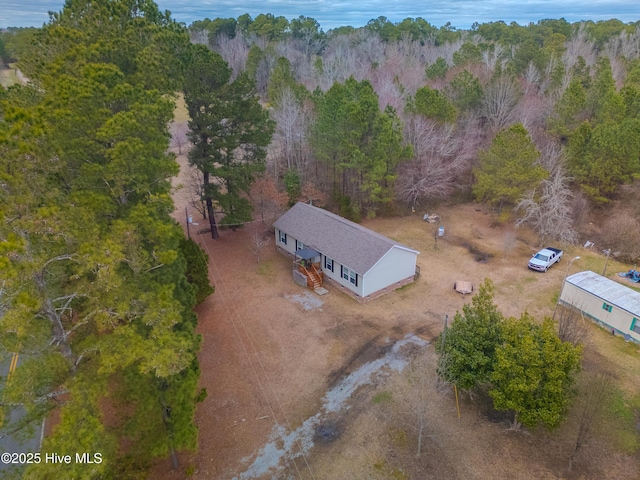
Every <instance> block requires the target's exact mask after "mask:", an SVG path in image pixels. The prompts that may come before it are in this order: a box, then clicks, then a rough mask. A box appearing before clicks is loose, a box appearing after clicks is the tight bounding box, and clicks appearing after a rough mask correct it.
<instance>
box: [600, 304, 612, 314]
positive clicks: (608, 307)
mask: <svg viewBox="0 0 640 480" xmlns="http://www.w3.org/2000/svg"><path fill="white" fill-rule="evenodd" d="M602 309H603V310H606V311H607V312H611V310H613V306H611V305H609V304H608V303H606V302H605V303H603V304H602Z"/></svg>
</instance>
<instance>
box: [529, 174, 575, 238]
mask: <svg viewBox="0 0 640 480" xmlns="http://www.w3.org/2000/svg"><path fill="white" fill-rule="evenodd" d="M572 197H573V194H572V192H571V189H570V188H569V177H567V175H566V174H565V173H564V170H563V169H562V168H557V169H556V171H555V172H553V173H552V174H551V176H550V177H549V178H547V179H546V180H543V181H542V187H541V192H540V193H538V192H537V191H536V190H534V191H531V192H529V193H528V194H527V196H526V197H525V198H523V199H522V200H520V202H519V203H518V205H517V207H516V210H519V211H522V212H523V213H524V215H523V216H522V217H521V218H520V219H518V220H517V221H516V225H522V224H524V223H528V224H530V225H531V226H532V227H533V229H534V230H535V232H536V233H537V234H538V237H539V244H543V243H545V242H546V241H547V240H549V239H553V240H558V241H560V242H565V243H576V242H577V241H578V234H577V233H576V231H575V229H574V227H573V212H572V209H571V199H572Z"/></svg>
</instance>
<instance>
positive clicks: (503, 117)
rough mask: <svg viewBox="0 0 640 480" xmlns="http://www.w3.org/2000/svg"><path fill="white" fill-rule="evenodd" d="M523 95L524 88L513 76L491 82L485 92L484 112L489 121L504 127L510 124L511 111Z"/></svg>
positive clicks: (498, 126) (483, 100) (497, 126)
mask: <svg viewBox="0 0 640 480" xmlns="http://www.w3.org/2000/svg"><path fill="white" fill-rule="evenodd" d="M521 96H522V89H521V88H520V85H518V84H517V83H516V81H515V80H514V79H513V78H509V77H505V76H502V77H500V78H499V79H497V80H495V81H493V82H491V83H490V84H489V85H488V86H487V88H486V89H485V92H484V97H483V99H482V113H483V114H484V116H485V117H486V118H487V120H488V121H489V123H490V124H491V125H493V126H494V127H496V128H499V129H502V128H504V127H506V126H507V125H509V121H510V119H511V112H512V111H513V107H515V106H516V104H517V103H518V100H519V99H520V97H521Z"/></svg>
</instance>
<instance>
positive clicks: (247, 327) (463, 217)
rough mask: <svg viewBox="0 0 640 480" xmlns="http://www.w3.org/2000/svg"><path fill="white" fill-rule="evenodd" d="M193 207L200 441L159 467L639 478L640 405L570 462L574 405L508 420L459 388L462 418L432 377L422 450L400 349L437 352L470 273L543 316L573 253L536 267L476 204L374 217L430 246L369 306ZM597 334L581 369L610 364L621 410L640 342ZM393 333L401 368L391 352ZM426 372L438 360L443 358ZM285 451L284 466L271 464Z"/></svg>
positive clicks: (514, 309) (181, 201) (514, 236)
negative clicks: (301, 274)
mask: <svg viewBox="0 0 640 480" xmlns="http://www.w3.org/2000/svg"><path fill="white" fill-rule="evenodd" d="M179 161H180V163H181V165H182V170H183V171H182V175H181V177H180V178H179V179H177V180H176V185H178V184H179V182H183V183H182V185H185V184H186V183H185V182H184V170H185V168H186V167H185V163H186V161H185V158H184V156H181V157H180V158H179ZM174 200H175V202H176V213H175V218H176V219H177V220H178V221H179V222H181V223H182V224H183V225H184V220H185V218H184V217H185V210H184V207H185V205H187V204H188V202H187V194H186V192H185V189H184V188H183V189H178V190H177V191H176V192H175V194H174ZM190 213H192V214H193V218H194V221H196V222H199V223H200V225H199V226H192V227H191V234H192V238H194V240H196V241H197V242H198V243H200V245H202V246H203V248H204V249H205V251H206V252H207V253H208V255H209V257H210V260H209V271H210V276H211V279H212V282H213V283H214V284H215V287H216V292H215V293H214V294H213V295H211V296H210V297H209V298H208V299H207V300H206V301H205V302H204V303H203V304H201V305H200V306H199V307H198V308H197V313H198V318H199V326H198V332H199V333H200V334H201V335H202V336H203V343H202V350H201V352H200V355H199V359H200V367H201V371H202V374H201V380H200V383H201V386H202V387H206V389H207V392H208V396H207V398H206V399H205V400H204V402H202V403H201V404H199V405H198V408H197V414H196V421H197V424H198V427H199V432H200V434H199V435H200V436H199V449H198V451H197V452H183V454H182V455H181V456H180V462H181V469H180V471H179V472H175V471H171V469H170V464H169V462H168V460H163V461H160V462H158V464H157V465H156V466H155V467H154V470H153V472H152V476H153V478H167V479H169V478H171V479H173V478H198V479H230V478H303V479H336V480H339V479H345V478H349V479H365V478H366V479H369V478H371V479H385V478H393V479H410V478H438V479H463V478H464V479H486V478H492V479H502V478H504V479H507V478H508V479H512V478H519V479H528V478H531V479H545V478H549V479H552V478H584V479H602V478H616V479H629V480H631V479H633V480H637V478H639V477H640V459H639V454H638V451H639V446H640V432H638V431H637V430H635V431H634V428H633V426H634V423H633V422H634V421H635V422H638V417H637V415H638V413H637V412H638V410H636V412H635V414H636V418H635V420H634V419H633V418H631V419H629V418H627V430H626V433H625V436H622V435H621V434H618V433H616V432H615V430H616V429H615V428H613V426H614V425H615V422H613V421H612V420H611V419H609V420H608V421H609V423H607V419H606V418H605V419H603V420H602V421H599V422H597V424H596V425H595V426H594V432H595V433H594V435H593V437H592V438H591V440H590V441H589V442H588V443H587V444H586V445H585V446H584V447H583V448H582V450H581V451H580V453H579V454H578V456H577V457H576V460H575V463H574V469H573V471H572V472H568V471H567V464H568V458H569V455H570V450H571V447H572V445H573V443H572V442H574V441H575V436H576V434H577V422H578V419H577V413H572V415H570V417H569V419H568V421H567V422H566V423H565V424H563V425H562V426H561V427H560V428H559V429H558V430H557V431H555V432H551V433H549V432H547V431H546V430H544V429H534V430H533V431H530V432H529V433H528V434H524V433H514V432H507V431H506V426H507V424H506V423H505V422H504V417H503V416H502V415H500V414H494V413H493V412H492V411H491V409H490V404H489V403H488V402H487V401H486V399H485V398H483V397H482V396H479V397H478V396H476V397H474V398H469V397H468V396H464V395H463V396H461V398H460V409H461V417H460V418H459V419H458V417H457V413H456V407H455V399H454V397H453V393H452V392H451V391H450V390H448V389H447V390H444V391H437V388H436V387H435V386H433V385H432V386H431V387H430V390H429V396H428V401H427V402H426V403H427V405H428V408H427V411H426V413H425V417H424V418H425V420H426V428H425V429H424V435H423V447H422V453H421V455H420V456H419V457H417V456H416V445H417V435H416V430H415V429H414V428H413V427H414V426H415V424H414V422H412V421H411V417H410V416H408V415H407V412H408V411H409V410H410V409H409V406H410V405H411V402H410V398H411V395H412V393H411V389H410V388H408V387H407V382H406V381H405V380H406V372H400V370H402V368H400V364H402V366H404V365H406V363H407V361H408V359H409V358H410V357H411V356H412V355H416V354H420V353H421V352H422V354H423V356H424V355H426V356H427V357H428V355H429V351H430V350H432V347H430V346H424V345H423V344H422V343H421V342H423V341H424V342H430V341H432V340H433V339H435V337H436V336H437V335H438V333H439V332H440V331H441V330H442V327H443V322H444V318H445V315H449V319H450V320H451V319H452V318H453V315H454V314H455V312H456V311H458V310H460V309H461V307H462V305H463V304H464V303H466V302H469V301H470V298H471V296H469V295H467V296H462V295H461V294H459V293H457V292H455V291H454V289H453V285H454V283H455V282H456V281H457V280H469V281H471V282H472V283H473V284H474V286H477V285H478V284H479V283H481V282H482V281H483V280H484V279H485V278H491V279H492V280H493V282H494V283H495V285H496V296H495V301H496V303H497V304H498V305H499V306H500V308H501V310H502V312H503V313H504V314H505V315H511V316H516V317H518V316H520V314H521V313H522V312H523V311H524V310H527V311H528V312H529V313H530V314H532V315H533V316H534V317H536V318H538V319H542V318H543V317H544V316H545V315H551V313H552V311H553V308H554V302H555V299H556V298H557V297H556V295H557V293H558V290H559V288H560V285H561V283H562V279H563V278H564V275H565V274H566V272H567V267H566V265H568V262H563V263H561V264H560V266H558V267H555V268H552V269H551V270H549V272H548V273H546V274H544V273H537V272H532V271H529V270H527V267H526V264H527V261H528V259H529V257H530V256H531V254H532V253H533V252H535V251H536V250H537V245H536V238H535V236H534V235H533V234H532V233H531V232H530V231H528V230H526V229H519V230H514V229H513V228H512V227H511V226H508V225H500V224H498V223H496V222H495V221H494V218H493V217H492V215H491V214H488V213H487V212H486V211H484V210H483V209H482V208H481V207H480V206H475V205H459V206H453V207H444V208H440V209H439V210H438V212H437V213H438V214H440V216H441V222H440V224H441V225H443V226H444V227H445V236H444V238H441V239H439V240H438V241H437V244H436V242H435V239H434V232H435V231H436V229H437V228H438V226H439V225H440V224H428V223H425V222H424V221H423V220H422V213H424V212H421V214H420V215H418V214H414V215H406V216H402V217H396V218H387V219H375V220H370V221H365V222H363V224H364V225H365V226H366V227H369V228H371V229H373V230H375V231H378V232H380V233H382V234H384V235H387V236H389V237H391V238H393V239H396V240H398V241H400V242H403V243H404V244H406V245H408V246H410V247H412V248H415V249H417V250H419V251H420V252H421V254H420V255H419V257H418V265H419V267H420V269H421V275H420V277H419V279H418V280H417V281H416V282H415V283H413V284H410V285H408V286H405V287H403V288H401V289H399V290H396V291H395V292H392V293H390V294H388V295H385V296H383V297H380V298H378V299H376V300H373V301H371V302H370V303H367V304H364V305H362V304H358V303H357V302H355V301H354V300H353V299H352V298H350V297H348V296H346V295H344V294H341V293H340V292H339V291H337V290H335V289H333V288H331V287H328V289H329V292H330V293H329V294H328V295H324V296H322V297H317V296H315V295H314V294H312V293H310V292H309V291H308V290H305V289H303V288H301V287H298V286H296V285H295V284H294V283H293V281H292V278H291V263H290V260H289V259H287V258H285V257H284V256H281V255H279V254H277V253H276V252H275V247H274V244H273V239H272V241H271V244H270V245H269V246H268V247H267V248H266V249H265V251H264V254H263V255H262V256H261V263H260V264H258V263H257V262H256V257H255V255H254V254H253V253H252V252H251V250H250V248H249V247H250V242H251V239H250V235H249V232H247V231H246V230H243V229H241V230H238V231H236V232H232V231H230V230H222V231H221V232H220V239H218V240H215V241H214V240H211V238H210V235H209V234H207V233H202V231H201V230H199V229H203V228H204V224H205V222H204V221H202V220H201V219H200V218H199V216H198V214H197V212H195V210H193V209H190ZM267 228H268V226H265V229H267ZM578 254H579V255H581V256H582V260H580V261H576V262H574V263H573V265H572V266H571V273H575V272H576V271H579V270H581V269H584V268H590V269H593V270H594V271H600V272H601V271H602V268H603V265H604V258H603V257H600V256H598V255H596V254H594V253H592V252H589V251H585V250H583V249H581V248H569V249H568V251H567V252H566V253H565V255H566V256H567V257H566V258H572V257H573V256H575V255H578ZM581 262H582V264H581ZM626 269H627V266H625V265H621V264H618V263H616V262H615V261H612V260H610V261H609V266H608V267H607V272H610V276H611V278H614V276H615V274H616V273H617V272H619V271H624V270H626ZM410 334H413V335H414V336H413V337H412V336H409V337H407V335H410ZM590 334H591V343H590V346H589V348H588V349H586V350H585V362H584V365H585V366H584V370H585V371H587V372H588V371H601V370H609V371H611V372H613V373H614V374H615V376H616V382H617V384H618V385H619V386H620V389H619V398H618V400H617V401H618V403H617V404H616V405H618V407H619V408H620V409H621V412H622V413H621V415H623V416H624V415H627V417H628V415H629V414H631V415H633V410H632V409H630V408H627V407H628V405H627V406H626V407H625V404H624V399H625V398H626V399H634V398H635V401H636V402H637V403H638V402H640V385H639V383H640V382H638V373H637V372H638V371H640V352H639V349H638V347H637V346H634V345H631V344H626V343H624V342H623V341H622V340H621V339H619V338H617V337H611V335H610V334H607V333H606V332H605V331H604V330H602V329H599V328H597V327H595V326H593V327H592V326H590ZM406 338H415V339H416V342H415V343H413V344H412V345H413V346H410V347H411V348H409V347H407V346H406V345H405V344H403V343H399V342H402V341H406ZM403 339H404V340H403ZM403 345H404V346H403ZM394 348H395V349H396V350H397V352H396V353H397V356H396V357H393V358H395V360H394V361H398V362H399V363H397V364H393V365H395V366H396V367H398V368H394V366H393V365H391V364H390V363H388V361H390V360H389V359H390V358H391V357H390V355H392V353H393V350H394ZM385 359H386V360H385ZM375 362H378V363H375ZM403 362H404V363H403ZM427 363H429V362H427ZM405 370H406V369H405ZM425 371H428V372H431V374H433V362H430V363H429V364H428V365H427V367H426V370H425ZM345 389H346V390H348V395H346V396H344V397H340V398H341V400H340V402H339V408H337V407H336V408H335V409H334V410H331V408H329V407H328V405H329V403H328V402H330V398H331V397H330V396H331V395H332V392H333V394H334V395H335V394H336V392H344V391H345ZM620 402H622V403H620ZM332 405H333V404H332ZM636 408H637V409H640V404H638V405H636ZM614 413H615V412H614ZM612 418H613V417H612ZM612 422H613V423H612ZM629 422H631V423H629ZM628 425H632V427H631V428H630V429H629V428H628ZM296 432H297V433H296ZM275 460H277V462H275ZM274 462H275V463H277V464H278V465H279V467H277V468H275V469H274V468H272V469H269V468H270V467H273V464H274ZM264 472H268V473H264Z"/></svg>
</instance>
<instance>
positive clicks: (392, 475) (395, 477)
mask: <svg viewBox="0 0 640 480" xmlns="http://www.w3.org/2000/svg"><path fill="white" fill-rule="evenodd" d="M373 468H375V469H376V470H377V471H378V472H380V473H381V474H382V475H384V478H388V479H391V480H408V479H409V476H408V474H407V473H406V472H405V471H404V469H402V468H394V467H392V466H390V465H388V464H387V462H386V460H378V461H377V462H376V463H374V464H373Z"/></svg>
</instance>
